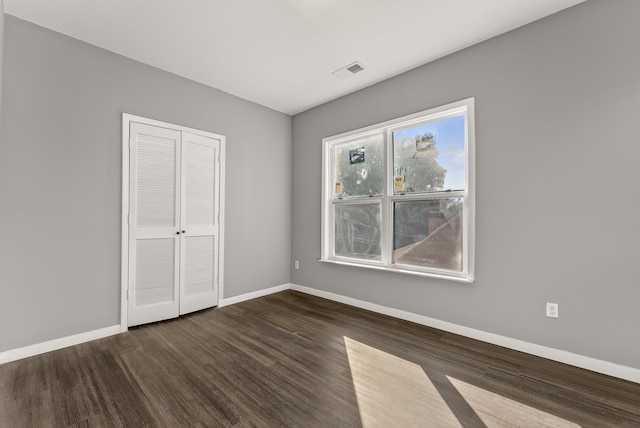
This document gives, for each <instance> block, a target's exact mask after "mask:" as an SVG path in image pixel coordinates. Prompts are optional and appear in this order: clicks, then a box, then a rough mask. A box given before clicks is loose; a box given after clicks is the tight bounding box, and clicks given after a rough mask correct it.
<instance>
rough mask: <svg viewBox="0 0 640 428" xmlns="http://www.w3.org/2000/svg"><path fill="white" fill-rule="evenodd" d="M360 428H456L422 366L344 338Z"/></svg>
mask: <svg viewBox="0 0 640 428" xmlns="http://www.w3.org/2000/svg"><path fill="white" fill-rule="evenodd" d="M344 343H345V346H346V348H347V355H348V357H349V365H350V368H351V377H352V378H353V385H354V388H355V392H356V398H357V400H358V407H359V410H360V419H361V421H362V426H363V428H372V427H385V428H388V427H460V426H461V425H460V423H458V420H457V419H456V417H455V416H454V415H453V414H452V413H451V411H450V410H449V407H448V406H447V404H446V403H445V401H444V399H443V398H442V396H441V395H440V393H438V390H437V389H436V387H435V386H434V385H433V383H432V382H431V381H430V380H429V378H428V377H427V376H426V375H425V373H424V371H423V370H422V367H420V366H419V365H417V364H414V363H412V362H410V361H407V360H403V359H401V358H398V357H396V356H394V355H391V354H388V353H386V352H383V351H379V350H377V349H376V348H372V347H371V346H367V345H365V344H363V343H360V342H358V341H355V340H353V339H350V338H348V337H345V338H344Z"/></svg>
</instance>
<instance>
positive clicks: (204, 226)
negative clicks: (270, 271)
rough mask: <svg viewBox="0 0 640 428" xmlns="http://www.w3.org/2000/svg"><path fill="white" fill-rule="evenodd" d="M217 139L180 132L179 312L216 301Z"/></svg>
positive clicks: (195, 308)
mask: <svg viewBox="0 0 640 428" xmlns="http://www.w3.org/2000/svg"><path fill="white" fill-rule="evenodd" d="M219 151H220V141H219V140H215V139H213V138H207V137H203V136H200V135H195V134H190V133H187V132H183V133H182V202H183V203H182V204H181V205H182V211H181V218H182V230H184V233H183V236H182V239H181V247H180V256H181V257H180V259H181V260H180V266H181V270H180V284H181V287H180V314H186V313H188V312H193V311H197V310H200V309H204V308H210V307H212V306H216V305H217V304H218V288H217V284H218V281H217V275H218V263H217V261H218V254H217V248H218V243H217V241H218V228H219V226H218V214H217V213H218V212H219V210H218V208H219V206H218V204H219V200H220V197H219V194H220V191H219V183H218V181H219V180H218V174H219V171H218V168H217V165H218V163H217V159H218V158H219Z"/></svg>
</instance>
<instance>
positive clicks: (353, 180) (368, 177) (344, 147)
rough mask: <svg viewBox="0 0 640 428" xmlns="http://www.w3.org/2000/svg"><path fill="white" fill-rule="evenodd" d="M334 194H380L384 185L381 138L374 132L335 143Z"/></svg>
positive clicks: (336, 195) (382, 143) (345, 195)
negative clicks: (370, 134) (348, 140)
mask: <svg viewBox="0 0 640 428" xmlns="http://www.w3.org/2000/svg"><path fill="white" fill-rule="evenodd" d="M333 165H334V177H335V180H334V196H335V197H340V198H346V197H349V196H369V195H381V194H382V193H383V189H384V184H383V180H384V138H383V134H376V135H373V136H370V137H366V138H360V139H357V140H355V141H350V142H348V143H343V144H339V145H336V146H335V149H334V162H333Z"/></svg>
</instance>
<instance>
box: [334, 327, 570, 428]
mask: <svg viewBox="0 0 640 428" xmlns="http://www.w3.org/2000/svg"><path fill="white" fill-rule="evenodd" d="M344 344H345V348H346V350H347V356H348V359H349V367H350V369H351V377H352V379H353V386H354V389H355V393H356V399H357V401H358V408H359V412H360V419H361V422H362V426H363V428H376V427H384V428H388V427H437V428H445V427H461V426H463V425H467V424H472V425H473V426H486V427H488V428H503V427H511V428H513V427H518V428H527V427H536V428H540V427H553V428H580V425H577V424H575V423H573V422H570V421H567V420H565V419H562V418H560V417H557V416H554V415H552V414H549V413H546V412H544V411H542V410H538V409H535V408H533V407H530V406H527V405H525V404H522V403H519V402H517V401H514V400H511V399H509V398H506V397H503V396H501V395H498V394H496V393H493V392H490V391H487V390H485V389H482V388H479V387H477V386H474V385H471V384H469V383H466V382H463V381H461V380H458V379H455V378H453V377H450V376H445V375H443V374H442V373H439V372H435V371H434V373H426V372H425V371H424V369H423V368H422V366H420V365H418V364H415V363H412V362H411V361H407V360H404V359H402V358H399V357H396V356H395V355H392V354H389V353H387V352H384V351H381V350H379V349H376V348H374V347H371V346H368V345H365V344H364V343H361V342H358V341H356V340H353V339H351V338H349V337H346V336H345V337H344Z"/></svg>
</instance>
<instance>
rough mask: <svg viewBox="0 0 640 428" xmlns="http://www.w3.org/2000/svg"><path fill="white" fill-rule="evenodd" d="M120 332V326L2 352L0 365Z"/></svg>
mask: <svg viewBox="0 0 640 428" xmlns="http://www.w3.org/2000/svg"><path fill="white" fill-rule="evenodd" d="M120 332H121V329H120V325H119V324H118V325H113V326H111V327H105V328H101V329H98V330H93V331H87V332H85V333H79V334H74V335H73V336H67V337H61V338H60V339H54V340H49V341H47V342H42V343H36V344H35V345H29V346H25V347H24V348H18V349H11V350H9V351H5V352H0V364H4V363H8V362H11V361H16V360H20V359H22V358H28V357H33V356H34V355H39V354H44V353H45V352H51V351H57V350H58V349H62V348H66V347H67V346H73V345H79V344H80V343H85V342H90V341H92V340H96V339H102V338H103V337H107V336H113V335H114V334H118V333H120Z"/></svg>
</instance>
